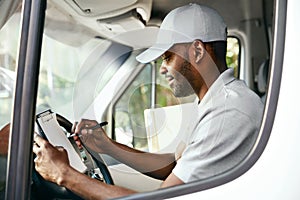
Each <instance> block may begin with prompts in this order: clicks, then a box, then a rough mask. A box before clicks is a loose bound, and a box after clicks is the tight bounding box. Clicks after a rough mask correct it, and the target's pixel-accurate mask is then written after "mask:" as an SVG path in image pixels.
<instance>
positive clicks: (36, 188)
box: [0, 0, 300, 200]
mask: <svg viewBox="0 0 300 200" xmlns="http://www.w3.org/2000/svg"><path fill="white" fill-rule="evenodd" d="M191 2H195V3H199V4H204V5H207V6H209V7H212V8H214V9H215V10H217V11H218V12H219V13H220V15H221V16H223V18H224V20H225V22H226V24H227V26H228V39H227V56H226V60H227V64H228V67H230V68H233V70H234V75H235V77H236V78H237V79H241V80H243V81H244V82H245V83H246V84H247V86H248V87H249V88H250V89H251V90H253V91H254V92H255V93H256V94H257V95H258V96H260V98H261V100H262V101H263V102H264V106H265V107H264V114H263V116H262V122H261V126H260V131H259V133H258V134H257V137H256V142H255V143H254V145H253V146H252V148H251V151H250V152H249V154H248V155H247V156H246V157H245V158H244V159H243V161H242V162H240V163H239V164H238V165H237V166H235V167H233V168H231V169H230V170H228V171H226V172H224V173H222V174H218V175H215V176H212V177H209V178H206V179H204V180H199V181H195V182H191V183H186V184H182V185H178V186H174V187H169V188H164V189H159V187H160V184H161V183H162V180H158V179H154V178H150V177H148V176H146V175H144V174H142V173H140V172H138V171H136V170H134V169H133V168H131V167H129V166H126V165H125V164H123V163H120V162H119V161H118V160H115V159H114V158H112V157H110V156H108V155H105V154H97V153H95V152H93V153H91V152H90V153H89V152H87V151H86V152H84V153H83V152H79V151H78V149H77V145H76V144H75V142H74V140H73V138H68V139H67V141H68V142H70V144H72V146H73V147H74V148H75V151H76V152H77V153H78V155H77V154H76V155H77V156H79V157H80V158H81V159H82V161H83V163H84V164H85V165H90V164H87V162H90V163H92V166H93V167H94V169H93V170H94V171H96V172H97V173H94V174H93V175H95V174H97V175H99V177H100V178H99V177H98V176H97V177H96V178H98V179H100V181H104V182H106V183H107V184H114V185H118V186H121V187H125V188H129V189H132V190H134V191H137V192H138V193H137V194H133V195H129V196H125V197H122V198H120V199H186V198H190V199H210V200H211V199H220V198H222V199H230V200H232V199H249V200H250V199H272V200H273V199H278V200H281V199H288V200H296V199H300V192H299V189H298V187H299V185H300V178H299V177H300V172H299V169H300V159H299V158H300V145H299V143H298V141H300V134H299V133H300V123H299V119H300V107H299V106H298V104H299V102H300V92H299V91H300V90H299V89H298V86H299V85H300V79H299V78H297V76H298V74H299V73H300V69H299V66H298V62H299V61H298V59H297V57H298V53H299V52H300V49H299V46H300V39H299V35H300V23H299V22H298V19H299V18H300V15H299V9H300V2H299V1H297V0H226V1H225V0H224V1H221V0H210V1H207V0H195V1H189V0H126V1H125V0H98V1H97V0H89V1H84V0H48V1H44V0H35V1H31V0H26V1H20V0H1V1H0V199H6V200H11V199H16V200H17V199H18V200H19V199H82V197H80V196H78V195H76V194H74V193H72V192H71V191H69V190H68V189H66V188H62V187H58V186H57V185H55V184H52V183H49V182H47V181H45V180H43V179H42V178H41V177H40V176H39V174H38V173H37V172H36V171H35V170H34V166H33V162H32V160H33V153H32V140H33V133H34V129H35V125H34V124H35V123H36V120H37V119H39V117H41V116H44V115H45V113H46V114H49V116H50V115H51V117H52V116H55V118H57V120H58V123H59V125H60V126H61V128H62V129H61V132H62V133H63V134H65V135H66V136H69V135H70V134H71V126H72V124H73V123H74V122H75V121H79V120H80V119H82V118H85V119H93V120H97V121H99V122H100V121H107V122H108V125H107V126H105V127H104V128H105V130H106V132H107V134H108V136H109V137H110V138H112V139H113V140H115V141H117V142H119V143H122V144H124V145H127V146H129V147H133V148H135V149H138V150H142V151H146V152H151V153H161V152H174V151H175V147H176V146H177V145H178V137H180V132H181V130H185V129H186V128H187V124H188V121H189V119H190V118H189V117H190V116H191V113H193V107H191V103H192V102H194V101H195V99H196V97H195V96H194V95H190V96H188V97H184V98H177V97H175V96H174V95H173V93H172V90H171V89H170V88H169V86H168V83H167V82H166V80H165V79H164V77H162V76H161V75H160V74H159V68H160V64H161V62H162V60H161V59H159V60H157V61H155V62H151V63H147V64H142V63H139V62H138V61H137V60H136V56H137V55H138V54H139V53H141V52H142V51H143V50H144V49H146V48H147V47H149V46H151V45H152V44H153V43H154V42H155V40H156V35H157V33H158V30H159V27H160V25H161V22H162V20H163V19H164V17H165V16H166V14H167V13H169V12H170V11H171V10H173V9H174V8H176V7H179V6H182V5H186V4H188V3H191ZM297 91H298V92H297ZM8 124H9V126H10V128H9V127H8ZM36 131H38V130H37V129H36ZM241 131H242V130H241ZM90 154H91V155H90ZM85 159H87V160H88V161H86V160H85ZM103 163H104V164H103ZM187 173H188V169H187ZM87 175H91V174H87Z"/></svg>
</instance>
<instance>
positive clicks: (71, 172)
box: [33, 134, 183, 199]
mask: <svg viewBox="0 0 300 200" xmlns="http://www.w3.org/2000/svg"><path fill="white" fill-rule="evenodd" d="M34 141H35V143H34V145H33V152H34V153H35V154H36V158H35V160H34V162H35V168H36V170H37V171H38V172H39V173H40V175H41V176H42V177H43V178H44V179H46V180H48V181H52V182H54V183H56V184H58V185H60V186H64V187H66V188H68V189H70V190H72V191H73V192H74V193H75V194H77V195H79V196H81V197H83V198H84V199H108V198H115V197H120V196H126V195H130V194H134V193H136V192H135V191H133V190H129V189H126V188H122V187H118V186H114V185H107V184H105V183H103V182H100V181H98V180H95V179H92V178H90V177H88V176H86V175H84V174H82V173H80V172H78V171H76V170H75V169H74V168H72V167H71V166H70V165H69V160H68V155H67V152H66V150H65V149H63V148H62V147H54V146H52V145H51V144H50V143H49V142H48V141H46V140H44V139H43V138H41V137H40V136H38V135H36V134H35V136H34ZM182 183H183V182H181V181H180V180H179V179H178V178H177V177H176V176H175V175H174V174H173V173H171V174H170V175H169V176H168V178H167V179H166V180H165V181H164V182H163V184H162V187H169V186H173V185H178V184H182Z"/></svg>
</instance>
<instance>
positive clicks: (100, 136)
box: [72, 119, 112, 153]
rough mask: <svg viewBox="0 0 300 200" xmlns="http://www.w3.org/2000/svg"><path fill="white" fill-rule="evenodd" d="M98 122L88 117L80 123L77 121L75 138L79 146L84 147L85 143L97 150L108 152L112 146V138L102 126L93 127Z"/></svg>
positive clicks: (74, 126)
mask: <svg viewBox="0 0 300 200" xmlns="http://www.w3.org/2000/svg"><path fill="white" fill-rule="evenodd" d="M97 124H98V122H97V121H95V120H88V119H81V121H80V122H79V123H75V124H74V125H73V130H72V131H73V132H74V133H75V134H76V135H77V136H74V140H75V141H76V144H77V145H78V146H79V148H82V143H83V144H84V145H85V146H86V147H88V148H90V149H92V150H93V151H95V152H98V153H107V152H109V149H110V148H111V147H112V140H111V139H110V138H109V137H108V136H107V135H106V133H105V131H104V130H103V129H102V128H101V127H100V128H96V129H92V127H94V126H96V125H97Z"/></svg>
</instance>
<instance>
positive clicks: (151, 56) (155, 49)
mask: <svg viewBox="0 0 300 200" xmlns="http://www.w3.org/2000/svg"><path fill="white" fill-rule="evenodd" d="M172 46H173V44H155V45H154V46H152V47H150V48H149V49H147V50H145V51H144V52H142V53H141V54H139V55H138V56H137V57H136V59H137V61H139V62H141V63H149V62H151V61H153V60H155V59H157V58H158V57H159V56H161V55H163V54H164V53H165V52H166V51H167V50H168V49H170V48H171V47H172Z"/></svg>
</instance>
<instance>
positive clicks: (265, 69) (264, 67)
mask: <svg viewBox="0 0 300 200" xmlns="http://www.w3.org/2000/svg"><path fill="white" fill-rule="evenodd" d="M268 75H269V59H266V60H265V61H264V62H263V63H262V64H261V65H260V67H259V70H258V77H257V88H258V91H259V92H260V93H261V99H262V101H263V102H265V100H266V90H267V83H268Z"/></svg>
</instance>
